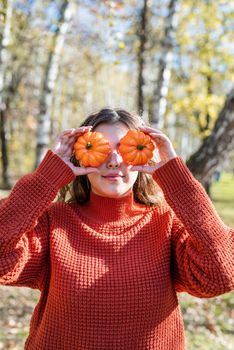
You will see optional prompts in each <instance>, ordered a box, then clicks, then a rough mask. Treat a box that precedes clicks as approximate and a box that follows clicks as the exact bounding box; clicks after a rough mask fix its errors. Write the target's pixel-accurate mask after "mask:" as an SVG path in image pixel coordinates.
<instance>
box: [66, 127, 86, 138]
mask: <svg viewBox="0 0 234 350" xmlns="http://www.w3.org/2000/svg"><path fill="white" fill-rule="evenodd" d="M91 129H92V125H87V126H82V127H79V128H72V129H67V130H64V131H63V132H62V133H61V136H62V137H63V136H68V137H70V136H74V135H76V134H79V133H83V132H86V131H88V130H91Z"/></svg>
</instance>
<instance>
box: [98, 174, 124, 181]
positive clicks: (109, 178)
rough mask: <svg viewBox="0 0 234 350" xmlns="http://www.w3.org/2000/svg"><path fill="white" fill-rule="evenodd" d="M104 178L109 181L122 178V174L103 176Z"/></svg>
mask: <svg viewBox="0 0 234 350" xmlns="http://www.w3.org/2000/svg"><path fill="white" fill-rule="evenodd" d="M103 177H104V178H105V179H107V180H109V181H118V180H120V179H122V178H123V176H119V175H117V176H103Z"/></svg>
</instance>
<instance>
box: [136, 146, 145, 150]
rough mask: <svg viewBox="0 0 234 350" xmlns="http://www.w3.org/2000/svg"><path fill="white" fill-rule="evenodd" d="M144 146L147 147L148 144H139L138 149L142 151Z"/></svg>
mask: <svg viewBox="0 0 234 350" xmlns="http://www.w3.org/2000/svg"><path fill="white" fill-rule="evenodd" d="M144 148H146V146H144V145H137V149H139V150H140V151H142V150H143V149H144Z"/></svg>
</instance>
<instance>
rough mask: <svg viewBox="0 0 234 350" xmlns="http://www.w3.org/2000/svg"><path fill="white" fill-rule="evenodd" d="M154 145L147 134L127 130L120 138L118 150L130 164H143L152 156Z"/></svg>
mask: <svg viewBox="0 0 234 350" xmlns="http://www.w3.org/2000/svg"><path fill="white" fill-rule="evenodd" d="M154 149H155V146H154V144H153V142H152V140H151V138H150V136H149V135H146V134H145V133H144V132H142V131H137V130H129V131H128V132H127V134H126V135H125V136H124V137H123V138H122V139H121V140H120V146H119V152H120V153H121V156H122V158H123V160H124V161H125V162H126V163H127V164H130V165H144V164H146V163H147V162H148V161H149V160H150V159H151V158H152V157H153V151H154Z"/></svg>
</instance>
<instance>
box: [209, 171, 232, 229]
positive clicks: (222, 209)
mask: <svg viewBox="0 0 234 350" xmlns="http://www.w3.org/2000/svg"><path fill="white" fill-rule="evenodd" d="M211 196H212V201H213V203H214V205H215V207H216V209H217V211H218V213H219V215H220V217H221V218H222V219H223V221H224V222H225V224H226V225H228V226H230V227H233V228H234V174H230V173H223V174H222V175H221V179H220V182H216V183H213V185H212V188H211Z"/></svg>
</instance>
